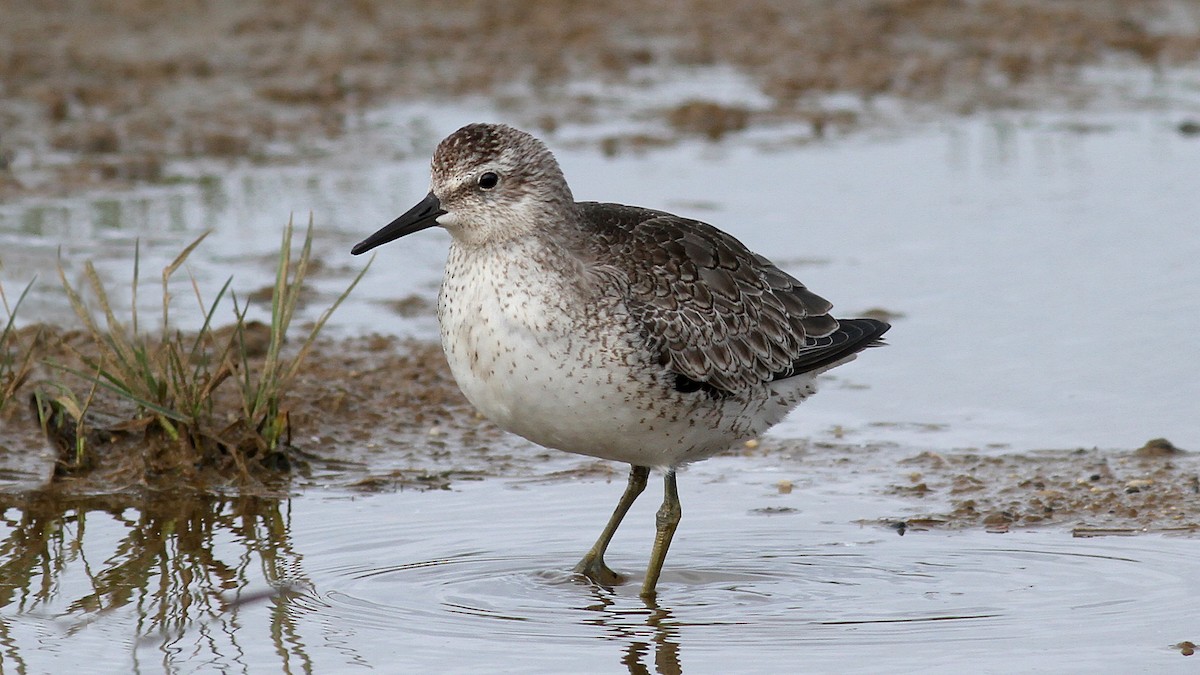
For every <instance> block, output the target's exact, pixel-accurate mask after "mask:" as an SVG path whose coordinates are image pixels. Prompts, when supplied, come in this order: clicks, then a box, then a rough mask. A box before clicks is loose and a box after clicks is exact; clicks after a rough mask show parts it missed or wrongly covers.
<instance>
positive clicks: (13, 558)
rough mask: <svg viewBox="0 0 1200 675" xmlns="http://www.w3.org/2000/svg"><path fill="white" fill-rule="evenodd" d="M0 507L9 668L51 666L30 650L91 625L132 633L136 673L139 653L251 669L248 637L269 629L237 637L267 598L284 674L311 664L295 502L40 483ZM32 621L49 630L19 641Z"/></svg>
mask: <svg viewBox="0 0 1200 675" xmlns="http://www.w3.org/2000/svg"><path fill="white" fill-rule="evenodd" d="M0 509H2V511H3V516H2V523H3V528H4V532H3V533H2V535H0V536H2V538H0V561H3V562H0V608H2V610H3V614H2V615H0V651H2V653H3V660H4V663H5V664H8V665H11V666H13V672H25V671H26V670H27V667H26V665H27V663H30V662H32V663H43V664H44V658H45V656H46V654H44V653H43V654H40V655H38V656H36V657H35V656H33V655H31V654H25V653H24V652H25V651H27V650H31V649H38V648H40V649H49V650H50V651H57V649H56V646H55V645H54V644H53V643H55V642H57V641H58V638H62V640H63V642H64V643H65V641H66V639H69V638H70V637H71V636H74V635H76V634H77V633H79V632H80V631H81V630H83V629H84V628H87V627H89V626H94V627H96V628H99V629H100V630H101V631H102V632H103V634H105V635H108V636H109V637H111V638H114V639H115V640H116V641H118V642H121V641H128V643H129V645H130V651H131V653H130V658H131V661H132V667H133V668H134V669H135V670H136V669H138V662H139V652H141V651H142V650H154V651H155V652H157V656H156V657H153V658H154V659H159V660H160V663H161V665H162V666H163V667H165V668H166V669H167V670H172V671H173V670H174V669H175V666H177V665H181V664H182V663H183V662H189V663H192V664H193V665H194V664H195V663H196V661H197V660H198V659H199V660H200V661H201V662H208V663H213V664H220V665H221V666H223V667H226V668H228V667H240V668H242V669H244V668H245V667H248V666H249V665H250V664H248V663H242V662H241V660H242V659H243V658H245V655H246V654H247V652H248V651H250V650H249V647H248V646H245V645H243V644H241V642H243V641H246V642H252V641H258V640H261V638H262V636H260V635H257V633H258V632H259V631H257V630H255V631H253V632H254V633H256V634H255V635H253V636H246V635H244V634H243V635H239V633H238V630H237V629H238V628H239V627H240V626H243V625H244V624H246V623H250V622H247V621H244V620H243V618H242V617H241V615H242V614H244V613H246V612H249V611H253V612H261V611H262V608H261V607H260V606H261V605H263V604H266V605H267V609H266V614H267V615H269V634H270V640H271V641H272V642H273V647H274V652H275V654H276V655H277V658H278V659H279V668H280V670H281V672H288V673H290V672H311V669H312V660H311V659H310V658H309V655H308V654H307V653H306V650H305V642H304V640H302V639H301V637H300V634H299V629H298V625H297V623H298V618H299V616H298V613H297V612H295V611H293V608H292V605H293V600H294V599H296V598H297V596H300V595H302V594H303V591H304V590H305V589H307V588H309V587H310V583H309V581H308V579H307V578H306V577H305V575H304V573H303V571H302V566H301V563H302V561H303V556H302V555H301V554H300V553H299V552H297V551H296V550H295V548H294V547H293V545H292V539H291V534H290V530H291V515H290V502H289V501H288V500H284V499H278V498H272V497H259V496H240V497H224V496H213V495H203V494H186V495H180V494H155V495H150V496H146V495H103V496H82V497H77V496H70V497H64V496H62V495H59V494H55V493H51V492H46V491H40V492H33V493H26V494H21V495H12V494H3V495H0ZM39 623H41V625H40V626H39V625H37V624H39ZM254 623H255V624H257V623H259V622H258V621H257V620H256V621H254ZM31 624H32V625H33V627H34V628H35V629H37V630H38V632H39V633H41V634H42V638H41V639H39V640H32V641H31V640H29V639H22V636H21V633H27V632H28V630H29V627H30V625H31ZM46 624H49V625H48V626H47V625H46ZM126 624H128V625H127V626H126ZM22 625H23V626H22ZM47 628H49V630H46V629H47ZM126 631H128V632H126ZM26 637H27V636H26ZM257 654H258V655H257V656H255V657H254V658H255V661H256V663H255V664H254V665H256V666H261V665H263V663H262V662H261V660H262V658H263V657H262V652H261V651H258V652H257ZM152 662H153V660H152ZM35 669H36V668H35ZM6 670H7V669H6Z"/></svg>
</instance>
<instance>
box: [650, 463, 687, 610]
mask: <svg viewBox="0 0 1200 675" xmlns="http://www.w3.org/2000/svg"><path fill="white" fill-rule="evenodd" d="M681 517H683V509H682V508H681V507H680V506H679V489H678V488H677V487H676V485H675V471H674V470H671V471H667V476H666V479H665V480H664V481H663V503H662V506H661V507H660V508H659V509H658V516H657V518H655V526H656V528H657V530H658V532H657V533H655V535H654V549H653V550H652V551H650V566H649V567H647V568H646V581H645V583H643V584H642V597H643V598H653V597H654V595H655V593H654V587H655V586H657V585H658V576H659V575H660V574H662V566H663V561H665V560H666V559H667V549H669V548H671V538H672V537H674V536H675V528H676V527H678V526H679V519H680V518H681Z"/></svg>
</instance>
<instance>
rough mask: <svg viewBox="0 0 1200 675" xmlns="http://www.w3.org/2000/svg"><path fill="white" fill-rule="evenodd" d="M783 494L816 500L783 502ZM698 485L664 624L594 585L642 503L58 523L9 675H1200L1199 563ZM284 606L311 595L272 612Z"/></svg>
mask: <svg viewBox="0 0 1200 675" xmlns="http://www.w3.org/2000/svg"><path fill="white" fill-rule="evenodd" d="M781 478H788V479H792V480H795V481H796V482H797V485H798V489H796V490H794V491H792V492H790V493H788V494H781V493H780V492H779V490H778V489H777V487H776V484H777V482H778V481H779V480H780V479H781ZM680 485H681V497H682V499H683V503H684V520H683V523H682V524H681V526H680V530H679V533H678V536H677V538H676V542H675V544H674V547H673V549H672V551H671V555H670V556H669V558H668V562H667V568H666V570H665V572H664V575H663V578H662V581H661V583H660V589H659V596H658V598H657V600H656V601H654V602H651V603H647V602H646V601H643V600H641V599H640V598H639V597H638V595H637V585H636V583H634V584H628V585H624V586H620V587H618V588H616V589H613V590H608V589H603V588H597V587H593V586H591V585H588V584H585V583H581V582H579V581H578V580H576V579H575V578H573V577H572V575H571V574H570V573H569V569H570V567H571V565H572V564H573V563H574V562H575V560H576V559H577V557H578V556H579V555H580V554H581V553H582V551H583V550H585V549H586V548H587V546H589V545H590V543H591V537H592V536H593V535H595V534H596V533H598V530H599V528H600V526H601V524H602V521H603V519H604V518H605V516H606V515H607V513H606V512H607V510H608V509H609V508H610V507H611V506H612V504H613V503H614V502H615V500H616V497H617V495H618V494H619V493H620V490H621V488H622V487H623V486H622V484H621V481H613V482H604V481H595V480H582V481H576V482H570V483H562V482H558V483H540V482H539V483H534V482H515V481H484V482H479V483H474V484H461V485H460V486H459V487H458V489H455V490H453V491H435V492H429V493H418V492H397V493H392V494H375V495H370V496H363V495H354V494H350V493H345V492H333V493H330V492H320V491H312V492H309V493H306V494H304V495H301V496H298V497H294V498H292V499H290V500H284V501H275V500H253V501H249V500H240V501H237V500H235V501H228V502H222V501H212V500H201V501H199V502H191V503H188V504H186V505H185V504H182V503H181V502H179V501H175V502H171V503H170V504H169V505H167V506H157V507H156V506H148V505H143V507H142V509H141V510H138V509H134V508H133V507H130V508H127V509H123V510H121V509H114V513H115V514H116V515H110V514H109V513H106V512H105V511H103V510H91V511H85V512H84V513H83V514H80V513H77V512H69V513H67V514H60V519H59V520H58V521H57V522H52V521H53V518H52V517H50V514H42V516H43V517H44V518H46V520H43V521H39V524H40V526H41V527H42V528H44V529H43V531H46V532H53V533H52V534H48V535H47V540H48V546H47V548H46V549H44V550H43V552H42V553H41V554H40V555H38V556H33V557H22V558H19V559H16V558H14V559H11V560H10V561H9V562H7V563H6V564H5V579H4V582H5V584H4V587H5V588H6V590H7V594H8V597H7V598H6V602H5V606H4V610H3V614H2V615H0V632H2V634H0V653H2V654H3V659H4V664H5V672H9V671H10V669H11V671H12V672H51V671H52V672H106V673H107V672H125V671H135V672H159V671H164V670H166V671H170V672H217V671H223V672H237V671H250V672H263V671H268V670H269V671H272V672H274V671H281V672H293V673H296V672H352V671H354V670H357V669H359V668H364V669H366V668H370V669H373V670H377V671H381V672H414V671H425V670H438V671H449V672H495V671H496V669H497V667H500V669H502V670H505V669H516V670H521V671H524V672H584V671H586V672H613V673H615V672H626V671H628V672H658V673H678V672H764V673H765V672H779V670H780V669H794V668H797V667H799V666H798V664H803V666H804V670H806V671H815V672H833V671H837V672H882V671H887V672H911V671H915V670H917V669H920V670H923V671H931V672H946V673H949V672H962V669H963V668H964V667H965V666H967V665H969V666H970V667H972V669H973V670H976V671H980V672H1029V671H1031V670H1037V669H1049V670H1052V671H1054V672H1135V671H1138V672H1143V671H1144V672H1173V671H1176V670H1179V669H1181V668H1183V667H1184V666H1185V665H1186V666H1191V665H1194V664H1192V663H1190V661H1189V660H1188V659H1187V658H1186V657H1184V656H1182V655H1181V654H1180V651H1179V650H1178V649H1177V648H1175V647H1173V645H1175V644H1177V643H1180V642H1182V641H1185V640H1193V641H1195V639H1196V638H1197V636H1200V621H1197V618H1196V614H1195V612H1194V608H1193V606H1192V605H1193V603H1192V601H1191V597H1192V593H1191V590H1192V587H1193V586H1194V577H1195V575H1194V571H1195V569H1196V568H1195V542H1194V540H1190V539H1187V538H1171V537H1161V536H1143V537H1136V538H1118V537H1109V538H1099V539H1072V538H1071V537H1070V535H1069V533H1065V532H1061V531H1059V532H1052V531H1043V532H1022V533H1012V534H1008V535H1003V536H1001V535H989V534H985V533H982V532H960V533H954V534H947V533H942V532H920V531H917V532H913V531H910V532H909V534H907V535H905V536H902V537H901V536H897V534H896V531H895V530H893V529H890V528H886V527H877V526H867V527H860V526H857V525H854V524H852V523H851V521H852V520H854V519H856V518H858V517H875V516H877V515H878V511H879V509H880V508H883V509H888V508H892V509H895V510H896V511H897V512H899V511H900V510H902V509H903V508H904V507H903V505H902V504H901V503H899V502H889V500H888V499H887V498H880V497H865V496H864V495H866V494H869V493H871V492H872V491H873V490H872V489H871V488H872V486H871V485H870V478H869V477H868V478H853V477H850V478H847V477H843V478H842V479H840V480H838V479H833V480H830V481H824V480H822V481H818V482H815V483H810V481H808V480H806V475H805V473H804V468H803V466H802V464H799V463H795V462H789V461H788V460H760V461H758V462H749V463H748V462H746V461H745V460H743V459H733V458H722V459H716V460H713V461H712V462H710V463H706V464H701V465H698V466H697V467H694V468H693V469H692V470H690V471H688V472H686V473H685V474H683V475H682V476H681V479H680ZM801 486H802V487H801ZM660 495H661V492H660V491H659V490H658V489H657V481H655V482H654V487H653V489H650V490H648V491H647V493H646V495H645V496H644V497H643V501H642V502H640V503H638V504H637V505H636V507H635V508H634V510H633V511H632V512H631V513H630V515H629V517H628V520H627V521H626V524H625V527H624V528H623V529H622V530H621V531H620V532H619V534H618V537H617V538H616V540H615V541H614V543H613V546H612V548H611V549H610V556H609V562H610V564H611V565H613V567H614V568H616V569H618V570H622V571H626V572H629V573H630V575H631V576H632V577H633V578H634V580H635V581H636V579H638V578H639V577H640V574H641V571H640V570H641V567H642V566H643V565H644V564H645V560H646V555H647V552H648V549H649V546H650V541H651V537H652V531H653V530H652V522H653V511H654V509H655V508H656V506H657V504H656V503H655V502H656V501H657V500H658V498H659V496H660ZM26 513H27V514H29V513H32V510H31V511H27V512H26ZM81 515H82V517H81ZM19 518H20V515H19V510H18V509H15V508H10V509H8V511H7V512H6V514H5V521H6V525H5V532H4V534H3V537H2V538H0V541H5V542H6V543H11V542H12V541H13V538H14V537H15V536H16V534H17V533H18V532H22V533H29V530H30V529H31V528H30V527H29V526H22V527H14V524H15V523H16V522H17V521H18V520H19ZM56 525H59V526H60V527H59V528H55V527H54V526H56ZM34 529H36V528H34ZM135 541H136V542H138V544H139V545H131V544H132V543H133V542H135ZM22 568H24V569H28V570H29V572H28V573H27V576H25V577H23V578H24V579H25V580H24V581H21V582H19V583H14V582H16V581H17V580H18V579H21V578H22V577H21V576H20V575H19V574H17V575H14V572H16V571H17V570H19V569H22ZM273 587H274V588H283V589H286V590H284V591H283V592H281V593H279V594H277V595H273V596H272V595H270V594H269V593H268V594H267V595H266V596H260V595H259V594H262V593H264V592H267V591H270V590H271V589H272V588H273ZM238 598H242V599H243V601H242V602H241V603H239V602H237V599H238ZM222 600H223V601H224V603H225V604H224V606H222ZM97 610H103V611H97Z"/></svg>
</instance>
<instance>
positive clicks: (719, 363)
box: [432, 124, 887, 466]
mask: <svg viewBox="0 0 1200 675" xmlns="http://www.w3.org/2000/svg"><path fill="white" fill-rule="evenodd" d="M485 174H493V175H491V176H487V177H486V178H485ZM493 179H496V180H495V184H494V185H493V184H492V182H493ZM432 192H433V194H434V195H435V196H436V197H437V198H438V199H439V200H440V202H441V207H442V209H443V210H445V211H446V215H443V216H441V217H440V218H438V222H439V224H441V225H443V226H444V227H445V228H446V229H447V230H448V231H449V232H450V233H451V235H453V242H452V244H451V248H450V255H449V259H448V261H447V264H446V271H445V277H444V279H443V282H442V289H441V294H440V296H439V302H438V318H439V321H440V324H441V331H442V345H443V348H444V349H445V352H446V356H447V359H448V361H449V364H450V368H451V370H452V372H453V373H454V377H455V379H456V380H457V381H458V383H459V386H460V387H461V388H462V390H463V393H464V394H466V396H467V398H468V399H469V400H470V401H471V403H472V404H474V405H475V406H476V407H477V408H478V409H479V410H480V411H481V412H482V413H483V414H484V415H486V416H488V417H489V418H491V419H492V420H494V421H495V422H496V423H498V424H499V425H500V426H502V427H504V428H506V429H508V430H510V431H512V432H514V433H517V434H520V435H521V436H524V437H526V438H528V439H529V440H531V441H534V442H535V443H539V444H541V445H545V446H547V447H552V448H558V449H561V450H566V451H569V452H575V453H580V454H586V455H593V456H596V457H602V458H605V459H612V460H617V461H622V462H628V463H631V464H636V465H643V466H677V465H679V464H683V463H686V462H690V461H694V460H698V459H703V458H705V457H707V456H710V455H712V454H714V453H716V452H720V451H721V450H724V449H726V448H728V447H730V446H731V445H733V444H734V443H736V442H738V441H740V440H744V439H747V438H751V437H753V436H756V435H758V434H761V433H762V432H764V431H765V430H766V429H767V428H769V427H770V426H771V425H773V424H775V423H777V422H779V421H780V420H781V419H782V418H783V416H784V415H786V414H787V413H788V411H790V410H791V409H792V408H793V407H795V406H796V405H797V404H798V403H800V402H801V401H802V400H804V399H805V398H806V397H808V396H809V395H811V394H812V393H813V392H814V391H815V382H814V378H815V376H816V375H817V374H818V373H820V372H822V371H823V370H826V369H828V368H831V367H834V366H836V365H838V364H840V363H844V362H846V361H848V360H850V359H852V358H854V355H855V354H856V353H857V352H858V351H859V350H861V349H863V348H864V347H867V346H870V345H871V344H874V343H877V341H878V338H879V336H880V335H882V334H883V332H884V331H886V330H887V325H886V324H884V323H881V322H878V321H873V320H868V319H853V320H849V321H845V320H843V321H840V322H839V321H838V320H836V319H834V318H833V317H832V316H831V315H830V314H829V311H830V308H831V305H830V303H828V302H827V301H825V300H824V299H822V298H820V297H818V296H817V295H815V294H813V293H812V292H811V291H809V290H808V289H806V288H805V287H804V285H803V284H801V283H800V282H799V281H797V280H796V279H794V278H792V277H791V276H790V275H788V274H786V273H785V272H782V271H781V270H779V269H778V268H777V267H775V266H774V265H773V264H771V263H770V262H769V261H768V260H767V259H765V258H763V257H762V256H759V255H756V254H754V253H752V252H750V251H749V250H747V249H746V248H745V247H744V246H743V245H742V244H741V243H740V242H738V241H737V240H736V239H734V238H733V237H731V236H729V235H728V234H725V233H724V232H721V231H720V230H718V229H716V228H714V227H712V226H711V225H707V224H705V223H701V222H697V221H694V220H688V219H685V218H680V217H677V216H673V215H670V214H667V213H662V212H658V211H652V210H649V209H641V208H636V207H629V206H621V205H617V204H596V203H576V202H575V201H574V200H573V198H572V197H571V192H570V189H569V188H568V187H567V183H566V181H565V179H564V178H563V176H562V172H561V170H560V169H559V167H558V163H557V162H556V161H555V159H554V157H553V155H551V153H550V152H549V150H547V149H546V147H545V146H544V145H543V144H542V143H541V142H540V141H538V140H536V139H534V138H533V137H532V136H529V135H528V134H525V133H524V132H521V131H517V130H515V129H512V128H510V127H506V126H502V125H482V124H474V125H469V126H467V127H464V128H463V129H461V130H459V131H457V132H455V133H454V134H452V135H451V136H450V137H448V138H447V139H446V140H444V141H442V143H441V144H440V145H439V146H438V149H437V151H436V153H435V155H434V158H433V182H432Z"/></svg>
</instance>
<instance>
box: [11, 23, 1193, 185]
mask: <svg viewBox="0 0 1200 675" xmlns="http://www.w3.org/2000/svg"><path fill="white" fill-rule="evenodd" d="M455 7H456V9H455V11H454V12H448V11H446V8H445V6H444V4H443V3H438V2H415V3H402V4H396V3H388V2H376V1H372V0H364V1H361V2H355V3H352V4H350V5H343V4H327V3H319V2H306V1H302V0H289V1H287V2H265V1H258V0H255V1H252V2H241V3H201V4H188V5H183V6H176V5H172V6H170V7H167V6H162V7H159V6H157V5H154V4H153V3H145V2H139V1H137V0H117V1H111V2H102V3H67V4H63V3H57V2H25V3H20V4H19V5H17V6H14V7H11V8H8V9H7V10H6V11H5V20H4V21H3V22H2V23H0V86H2V87H3V92H4V96H3V97H0V119H2V120H3V122H4V128H5V133H4V135H3V137H0V194H7V195H20V194H30V193H41V194H58V195H65V194H70V193H71V192H72V191H74V190H78V189H80V188H84V187H98V186H105V185H109V186H111V185H125V184H131V183H156V182H163V181H171V180H175V178H174V175H175V174H174V173H173V171H172V169H171V166H170V163H171V162H172V161H173V160H176V159H180V158H212V159H216V160H221V161H228V160H233V159H242V160H245V159H250V160H253V161H261V162H279V161H283V162H295V161H303V160H304V159H305V158H306V157H313V156H319V155H321V154H323V153H325V152H327V151H328V149H329V147H330V146H329V143H330V141H332V140H334V139H337V138H339V137H341V136H343V135H345V134H346V133H348V132H349V131H352V130H354V129H357V128H360V127H361V126H362V125H363V118H362V115H363V113H364V112H365V111H367V110H370V109H371V108H373V107H378V106H382V105H385V104H388V103H391V102H395V101H406V100H413V99H421V100H435V101H436V100H439V99H442V100H449V99H453V98H455V97H458V98H462V97H469V96H482V97H485V98H486V99H489V100H491V101H492V102H493V103H495V104H497V105H499V106H500V107H501V108H504V109H508V110H510V111H511V112H512V113H513V114H515V115H517V116H519V117H522V118H524V119H526V120H527V124H526V125H527V126H535V127H539V128H541V129H542V130H543V131H548V130H552V129H554V128H556V127H558V126H560V125H562V124H568V123H585V124H586V123H592V122H600V121H603V120H601V119H598V118H597V117H596V115H597V114H598V113H597V112H596V111H597V110H600V109H607V108H604V106H603V104H604V101H605V99H606V98H607V97H608V96H609V95H608V94H604V93H597V92H596V91H593V90H590V89H589V88H586V87H585V88H583V89H580V88H578V87H575V86H574V85H575V83H578V82H596V83H599V84H600V85H601V86H602V91H603V87H608V88H611V87H625V88H626V89H627V90H632V91H638V90H643V91H644V90H653V89H657V88H661V87H669V86H670V84H671V82H672V81H673V80H675V79H678V78H679V77H680V73H684V74H686V73H688V72H704V71H713V70H718V71H719V70H721V69H731V70H733V71H735V72H737V73H740V74H742V75H744V76H746V77H747V78H748V79H749V81H750V82H751V83H752V85H753V87H755V88H756V89H757V90H758V92H757V93H758V95H757V96H756V97H755V98H756V100H755V102H753V103H751V102H736V101H725V100H716V99H712V98H709V97H708V96H706V95H704V94H698V95H696V96H693V97H690V98H688V99H687V100H683V101H676V102H664V103H661V104H659V105H651V106H650V108H649V109H648V110H646V111H643V112H641V113H639V114H642V115H644V116H648V117H650V118H652V119H655V120H657V121H658V122H660V123H659V124H657V125H656V126H655V127H654V128H653V129H652V130H650V131H638V132H628V133H615V134H612V135H610V136H607V137H605V138H602V139H600V143H601V147H602V148H604V150H605V151H606V152H609V153H617V152H622V151H625V150H628V149H635V150H636V149H639V148H646V147H654V146H660V145H663V144H669V143H673V142H676V141H678V140H679V139H681V138H708V139H719V138H722V137H724V136H726V135H728V134H730V133H735V132H738V131H741V130H743V129H746V128H748V127H752V126H756V125H771V124H778V123H780V122H785V121H786V122H798V123H800V124H802V125H807V126H808V127H809V128H810V131H811V136H812V137H816V138H819V137H822V136H825V135H829V134H837V133H841V132H843V131H846V130H849V129H854V128H858V127H861V126H863V125H864V124H869V123H872V122H873V121H877V118H878V117H879V116H880V114H881V113H882V111H883V110H885V109H887V108H888V105H886V104H884V105H876V103H877V102H879V101H895V102H900V103H902V104H903V105H904V106H906V107H908V108H909V109H910V112H912V107H913V106H915V107H916V108H917V109H921V108H930V109H932V110H936V111H940V112H941V113H943V114H944V113H950V114H962V113H970V112H975V111H978V110H985V109H997V108H1017V109H1026V108H1032V107H1040V108H1046V107H1050V108H1056V107H1067V108H1070V107H1078V106H1084V105H1087V104H1089V103H1090V102H1092V101H1094V100H1095V99H1097V98H1098V97H1101V96H1102V95H1103V93H1104V87H1103V84H1102V83H1095V82H1091V81H1089V79H1088V78H1087V76H1086V72H1085V71H1086V68H1087V67H1088V66H1089V65H1096V64H1104V65H1112V64H1116V65H1118V66H1121V67H1126V68H1129V69H1131V70H1133V71H1139V72H1144V73H1147V74H1151V75H1153V74H1155V73H1160V72H1161V71H1162V70H1164V69H1169V68H1172V67H1176V66H1181V65H1185V64H1191V63H1194V61H1195V59H1196V57H1197V55H1198V54H1200V37H1197V35H1196V34H1195V32H1194V30H1192V28H1193V26H1191V23H1194V22H1195V21H1196V20H1197V17H1196V16H1195V14H1194V7H1191V6H1190V4H1189V3H1180V2H1170V1H1169V0H1160V1H1154V2H1122V1H1119V0H1071V1H1067V2H1055V3H1036V2H982V3H979V2H928V1H926V0H853V1H850V2H837V3H828V2H806V3H800V4H796V3H787V2H775V1H773V0H743V1H739V2H713V1H711V0H689V1H688V2H683V3H658V4H656V5H653V6H644V5H638V6H637V8H636V11H630V10H631V7H632V6H631V5H630V4H629V3H628V2H625V1H624V0H603V1H599V2H589V3H586V4H577V3H571V4H569V5H563V4H561V3H555V2H531V1H525V2H500V3H497V2H468V3H458V4H456V6H455ZM213 45H219V47H220V48H219V49H214V48H213ZM480 54H486V55H487V58H479V55H480ZM592 89H594V88H592ZM1124 98H1125V99H1126V103H1128V102H1130V100H1129V99H1131V98H1132V96H1131V95H1129V94H1125V95H1124ZM848 101H849V102H848ZM1184 124H1195V121H1194V120H1192V121H1188V122H1185V123H1184ZM1183 128H1184V127H1181V129H1183ZM1189 128H1190V127H1189Z"/></svg>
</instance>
